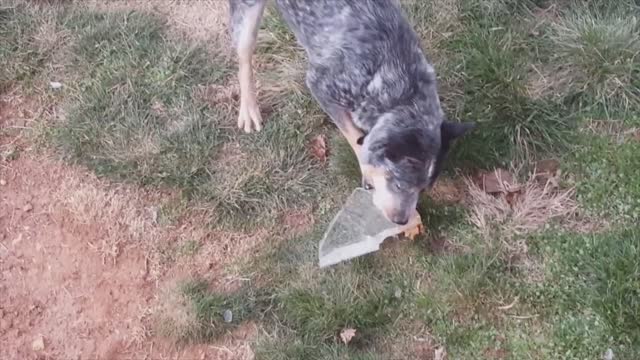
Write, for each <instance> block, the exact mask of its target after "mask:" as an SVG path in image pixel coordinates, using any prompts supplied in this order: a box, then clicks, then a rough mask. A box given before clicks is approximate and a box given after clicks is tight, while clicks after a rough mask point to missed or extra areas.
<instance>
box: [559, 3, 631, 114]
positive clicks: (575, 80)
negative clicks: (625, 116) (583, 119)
mask: <svg viewBox="0 0 640 360" xmlns="http://www.w3.org/2000/svg"><path fill="white" fill-rule="evenodd" d="M552 29H553V31H552V35H551V37H550V39H551V41H552V43H553V45H554V55H555V56H556V59H555V62H556V63H557V64H558V76H560V77H561V78H562V79H561V81H563V82H564V83H565V86H566V87H567V90H566V91H567V92H568V93H569V96H573V97H574V98H578V100H580V101H581V102H582V103H584V104H587V105H592V104H593V103H596V104H599V105H602V106H604V107H605V108H608V109H610V110H616V109H617V108H621V109H622V110H627V109H631V108H634V107H637V106H638V105H639V104H640V92H639V91H638V88H639V86H640V60H639V55H640V25H639V24H638V20H637V17H636V16H633V15H632V14H623V13H621V12H604V11H594V10H588V8H580V7H579V8H572V9H569V10H566V11H565V13H564V15H563V17H562V19H560V20H559V21H557V22H555V23H554V24H553V26H552Z"/></svg>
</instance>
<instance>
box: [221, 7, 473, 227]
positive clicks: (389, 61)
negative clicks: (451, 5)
mask: <svg viewBox="0 0 640 360" xmlns="http://www.w3.org/2000/svg"><path fill="white" fill-rule="evenodd" d="M265 1H266V0H230V4H231V23H232V33H233V34H237V27H238V26H240V24H242V14H243V12H244V11H246V9H248V8H251V7H253V6H258V5H259V4H264V2H265ZM275 2H276V4H277V7H278V9H279V11H280V12H281V14H282V16H283V18H284V19H285V21H286V22H287V24H288V25H289V27H290V29H291V30H292V31H293V32H294V34H295V36H296V38H297V40H298V42H299V43H300V44H301V45H302V47H303V48H304V49H305V51H306V53H307V56H308V59H309V68H308V72H307V79H306V83H307V86H308V87H309V89H310V91H311V93H312V94H313V96H314V98H315V99H316V100H317V102H318V103H319V104H320V106H321V107H322V109H323V110H324V111H325V112H326V113H327V114H328V115H329V116H330V117H331V119H332V120H333V121H334V122H336V123H337V125H338V126H340V124H339V122H340V121H343V117H341V116H340V114H342V113H345V112H346V113H348V114H350V115H351V118H352V120H353V123H354V124H355V125H356V126H357V127H358V128H360V129H361V130H362V131H363V132H364V133H365V134H366V136H365V137H364V139H363V140H362V149H363V151H362V154H363V156H362V158H361V163H365V164H369V165H372V166H375V167H379V168H383V169H385V171H386V172H387V173H388V182H387V183H386V187H387V189H384V191H386V192H387V193H388V194H391V195H390V196H391V197H393V199H394V202H395V205H393V207H394V210H393V212H394V214H393V215H392V217H393V218H392V220H394V221H396V220H397V221H396V222H398V223H402V222H405V221H406V220H408V217H409V216H410V214H411V212H412V210H413V209H415V206H416V202H417V199H418V195H419V193H420V192H421V191H422V190H425V189H428V188H429V187H430V186H431V185H432V184H433V182H434V181H435V178H436V177H437V176H438V173H439V171H440V168H441V165H442V161H443V160H444V157H445V155H446V152H447V150H448V148H449V142H450V141H451V140H452V139H453V138H455V137H457V136H460V135H462V134H463V133H464V132H465V131H466V130H467V129H468V128H469V126H467V125H462V124H458V123H447V122H443V120H444V113H443V111H442V108H441V106H440V101H439V98H438V92H437V82H436V74H435V71H434V69H433V66H432V65H431V64H430V63H429V62H428V61H427V58H426V57H425V55H424V53H423V51H422V49H421V47H420V40H419V38H418V36H417V35H416V33H415V32H414V31H413V29H412V28H411V26H410V25H409V22H408V21H407V20H406V18H405V16H404V13H403V11H402V10H401V8H400V6H399V5H398V3H397V1H394V0H275ZM234 29H235V30H234ZM363 180H364V181H365V182H366V181H367V179H363ZM388 194H387V195H388Z"/></svg>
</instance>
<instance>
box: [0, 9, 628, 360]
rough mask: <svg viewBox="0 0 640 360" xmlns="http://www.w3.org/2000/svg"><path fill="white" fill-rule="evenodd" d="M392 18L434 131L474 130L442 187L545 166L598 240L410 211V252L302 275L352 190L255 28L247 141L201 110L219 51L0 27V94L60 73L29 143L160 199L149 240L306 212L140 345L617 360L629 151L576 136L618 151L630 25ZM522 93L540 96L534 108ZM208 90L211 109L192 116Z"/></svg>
mask: <svg viewBox="0 0 640 360" xmlns="http://www.w3.org/2000/svg"><path fill="white" fill-rule="evenodd" d="M404 6H405V9H406V10H407V12H408V14H409V15H410V18H411V20H412V22H414V23H415V24H416V26H417V28H418V31H419V33H420V35H421V36H423V37H424V39H425V41H426V40H430V41H433V42H429V43H428V44H426V45H427V46H428V48H429V51H430V52H432V54H431V53H430V54H429V55H430V56H431V57H432V58H434V59H435V64H436V69H437V71H438V76H439V81H440V88H441V97H442V100H443V104H444V105H445V107H446V110H447V114H448V116H449V117H450V118H452V119H457V120H462V121H477V122H478V123H479V127H478V128H477V129H476V130H474V131H473V132H472V133H470V134H469V135H467V136H465V137H464V138H463V139H461V140H460V141H458V142H457V144H456V145H455V147H454V150H453V153H452V156H451V158H450V161H449V164H448V167H449V170H451V169H458V168H464V169H465V170H468V171H474V170H477V169H478V168H489V167H492V166H496V165H507V164H510V163H512V162H515V164H516V165H522V166H524V167H525V168H528V167H530V165H531V164H532V163H533V162H534V161H535V160H537V159H539V158H544V157H549V156H553V157H555V158H558V159H560V160H561V162H562V169H563V171H564V177H563V179H562V184H563V185H567V186H575V187H576V192H577V198H578V201H579V204H580V207H581V210H584V211H582V213H583V214H584V215H585V216H586V217H587V219H586V221H589V220H590V219H593V218H597V220H598V222H599V223H600V222H601V223H602V224H609V225H610V227H609V228H603V229H600V232H598V233H597V234H589V233H581V232H579V231H575V232H573V231H572V230H568V229H566V228H562V225H563V222H562V219H560V220H558V221H557V222H554V223H553V224H547V226H546V227H544V228H543V229H542V230H540V231H537V232H535V233H532V234H523V235H518V236H514V235H513V234H508V232H507V231H504V232H503V231H501V229H500V227H499V226H498V227H496V228H495V229H494V230H493V231H492V232H491V234H489V235H487V234H483V233H482V232H480V231H478V230H477V229H476V228H474V227H473V226H472V225H471V220H470V214H471V212H470V210H469V209H467V208H466V206H465V205H466V204H465V203H461V204H450V203H438V202H436V201H434V200H433V199H430V198H429V197H428V196H425V197H423V199H421V201H420V203H419V206H418V211H419V212H420V214H421V216H422V218H423V219H424V221H425V223H426V225H427V229H428V230H429V233H428V234H427V235H425V236H422V237H421V238H419V239H417V240H415V241H414V242H408V241H396V242H391V243H390V244H385V245H388V248H386V249H384V250H383V251H380V252H378V253H375V254H370V255H368V256H364V257H362V258H358V259H355V260H353V261H351V262H348V263H345V264H340V265H337V266H335V267H332V268H329V269H323V270H320V269H318V268H317V244H318V239H319V238H320V237H321V236H322V234H323V232H324V231H325V229H326V226H327V225H328V223H329V221H330V220H331V218H332V217H333V216H334V215H335V213H336V211H337V210H338V209H339V208H340V206H341V204H342V203H343V201H344V199H345V197H346V196H347V195H348V194H349V193H350V192H351V190H352V189H353V187H355V186H358V184H359V182H360V174H359V168H358V164H357V162H356V161H355V157H354V155H353V154H352V152H351V149H350V147H349V146H348V145H347V144H346V141H344V139H342V137H341V136H340V135H339V134H338V132H337V131H336V130H335V129H334V128H333V127H332V126H328V125H327V124H326V123H325V121H324V120H325V118H326V117H325V116H324V115H323V114H322V113H321V111H320V110H319V108H318V107H317V105H316V104H315V103H314V101H313V100H312V99H311V97H310V96H309V94H308V92H307V91H306V89H304V88H303V87H302V86H301V79H302V75H303V67H304V52H302V51H301V50H300V49H299V48H298V46H297V45H296V44H295V40H294V38H293V36H292V34H291V33H290V32H289V31H288V30H287V28H286V26H285V25H284V23H283V20H282V18H281V17H280V16H278V15H277V14H275V13H273V12H270V13H269V14H268V15H267V16H265V19H264V23H263V26H262V31H263V34H264V35H265V36H262V37H261V39H263V40H264V41H262V42H261V43H260V44H259V46H258V51H257V52H258V58H257V59H258V60H257V62H259V63H260V66H259V68H260V69H261V71H263V72H261V73H260V74H259V75H258V76H259V77H260V79H261V83H262V84H263V86H264V88H263V91H262V92H261V97H262V99H261V100H262V101H263V104H264V107H265V109H266V110H267V111H268V112H269V115H268V116H265V117H266V119H267V121H268V122H267V123H266V124H265V128H264V130H263V131H262V132H260V133H258V134H252V135H245V134H241V133H240V132H239V131H238V130H237V129H236V128H235V116H236V110H237V103H236V102H235V101H234V100H233V99H222V100H219V101H218V100H216V101H218V102H216V101H212V99H211V98H212V97H213V98H217V97H216V96H214V95H217V93H216V91H217V89H221V88H224V87H226V86H228V85H229V84H230V82H232V81H235V80H234V76H233V72H234V71H235V70H234V66H235V65H234V64H233V61H231V60H230V59H228V58H227V57H226V56H225V55H223V54H222V53H221V52H216V51H215V50H212V49H216V48H219V47H221V46H223V44H214V45H211V44H210V46H209V47H206V48H205V47H204V46H203V45H202V44H197V43H195V44H194V43H190V44H184V43H182V42H178V41H176V40H175V39H174V38H172V37H171V36H170V35H168V32H167V31H166V28H167V26H168V25H167V24H166V22H165V19H162V18H160V17H158V16H156V15H151V14H146V13H139V12H110V13H101V12H91V11H88V10H86V9H84V10H79V9H78V8H76V7H73V6H67V7H59V8H56V9H58V10H56V11H53V10H51V8H48V7H47V6H46V5H43V6H41V7H26V6H22V5H21V6H9V7H0V35H1V36H0V62H1V63H0V65H2V69H1V71H2V72H1V73H0V74H1V77H0V81H1V82H0V90H7V89H13V88H16V87H17V88H23V89H24V90H25V91H26V90H28V89H33V88H34V87H36V85H34V84H38V82H39V81H40V82H42V80H41V76H40V75H41V74H43V73H45V72H46V71H48V69H49V68H50V67H51V66H55V67H56V68H61V67H62V68H63V69H64V71H63V75H64V76H63V77H64V79H63V80H64V83H65V87H64V89H63V91H62V92H61V94H60V97H59V98H57V99H56V101H59V102H60V103H59V104H57V105H59V106H61V107H62V108H63V109H64V113H65V117H64V119H63V121H59V122H56V123H47V124H44V125H43V126H44V127H46V128H47V129H48V131H47V134H51V135H50V136H48V137H47V139H46V140H47V141H48V142H49V143H50V144H51V146H52V148H54V149H56V150H57V151H59V152H60V154H62V155H63V156H64V157H65V159H67V160H68V161H70V162H73V163H78V164H81V165H83V166H85V167H87V168H89V169H91V170H92V171H94V172H95V173H97V174H98V175H100V176H104V177H107V178H109V179H111V180H112V181H114V182H128V183H135V184H138V185H140V186H146V187H160V188H169V189H172V190H174V191H176V192H179V193H181V196H178V197H176V198H172V199H170V201H167V202H166V203H165V204H164V205H163V206H162V207H161V208H160V209H159V210H158V212H159V213H158V216H159V218H158V220H159V223H160V224H162V225H163V226H170V225H172V224H174V223H176V222H179V219H180V218H181V217H182V216H184V213H185V209H188V208H190V207H195V206H197V207H199V208H204V209H207V210H211V213H212V214H213V217H212V219H211V223H210V224H209V226H212V227H215V228H227V230H228V229H230V230H233V231H242V230H245V228H246V227H248V226H255V225H264V226H265V227H266V228H275V229H278V228H279V227H277V226H275V227H273V225H278V223H277V220H278V219H279V218H280V215H282V214H283V213H286V212H287V211H290V210H291V209H295V208H298V207H299V206H309V207H310V208H311V209H312V214H311V215H312V216H313V219H314V224H313V226H312V227H311V229H310V230H308V231H305V232H302V233H298V234H295V235H291V234H284V235H282V234H270V235H272V236H273V239H269V240H268V244H269V246H268V249H266V250H265V249H262V252H261V253H260V254H257V255H256V256H255V257H247V258H245V259H238V263H240V265H241V266H240V267H238V268H241V270H242V272H243V273H246V274H254V275H252V276H250V277H251V280H250V281H248V282H246V283H245V284H244V286H242V287H241V288H239V289H236V290H234V291H230V292H220V291H212V290H211V289H210V287H209V286H208V284H207V282H206V281H205V280H203V279H200V278H196V280H192V281H188V282H186V283H183V284H181V285H179V286H178V287H177V288H175V289H173V291H174V293H172V294H174V295H176V294H177V295H176V296H177V297H178V298H179V300H180V301H178V303H179V304H180V306H179V307H180V309H182V310H181V311H183V312H184V314H186V315H185V316H186V317H184V318H181V317H176V318H172V317H171V316H169V317H168V319H165V320H164V321H161V322H160V325H159V329H160V330H161V333H163V334H167V335H169V336H171V337H173V338H175V339H177V340H180V341H183V342H194V341H195V342H209V341H215V340H216V339H218V338H220V337H221V336H222V335H224V334H226V333H228V332H229V331H232V330H234V329H236V328H237V327H238V326H239V325H241V324H242V323H244V322H247V321H251V322H254V323H256V324H257V325H258V326H259V327H260V328H261V331H259V336H258V338H257V339H256V341H255V344H253V345H254V346H253V348H254V351H255V353H256V356H257V358H259V359H267V360H269V359H405V358H406V359H412V358H420V357H427V358H429V356H433V350H434V349H435V347H436V346H444V347H445V348H446V349H447V353H448V358H452V359H479V358H507V359H586V358H590V359H591V358H601V356H602V354H603V353H604V352H605V351H606V350H607V349H608V348H611V349H612V350H613V351H614V354H615V355H616V359H636V358H638V357H639V356H640V348H639V345H640V338H638V334H640V329H639V328H638V323H640V318H639V314H640V303H638V299H639V298H640V294H638V289H639V288H640V284H639V283H638V279H639V276H640V270H639V268H638V264H640V254H639V252H638V245H637V239H638V237H639V236H640V233H638V230H637V225H635V224H637V222H638V220H639V216H640V215H639V214H640V212H639V211H640V210H639V209H640V203H639V202H638V201H639V200H638V199H640V187H639V185H638V184H640V183H639V182H638V181H637V179H638V178H639V177H640V173H639V171H640V170H639V169H640V163H639V160H638V159H639V156H638V154H640V142H638V141H637V140H634V137H633V136H623V137H620V136H615V134H609V133H607V132H604V131H603V132H593V131H587V130H585V128H586V127H587V125H588V121H589V120H590V119H604V120H603V121H604V122H608V121H614V120H612V119H615V120H616V121H618V122H619V123H620V124H621V125H620V127H621V128H622V129H623V131H637V128H638V126H640V123H639V122H638V119H640V114H639V113H638V106H637V105H638V104H637V101H638V96H639V94H638V90H637V89H638V74H640V70H639V68H638V59H639V57H638V56H637V55H638V54H637V52H638V49H637V48H638V31H639V26H638V24H637V16H638V8H637V6H636V5H634V2H633V1H632V0H626V1H618V2H612V1H606V0H598V1H591V2H588V3H587V2H577V1H560V0H558V1H555V0H536V1H526V2H525V1H516V0H459V1H454V0H429V1H420V2H417V1H412V2H405V3H404ZM39 12H41V13H39ZM34 14H39V15H41V16H40V17H37V16H34ZM541 14H542V15H541ZM544 14H547V15H549V16H548V17H545V16H544ZM551 15H553V16H551ZM445 19H446V20H445ZM46 23H49V24H53V25H54V26H53V28H54V29H57V30H58V31H64V32H65V34H68V36H69V41H68V43H69V44H68V45H67V46H65V48H64V51H63V53H64V54H65V56H66V57H65V59H64V61H63V63H56V61H58V60H59V55H60V54H59V53H57V52H56V51H55V47H51V46H43V44H42V42H38V41H36V40H37V39H38V38H39V35H37V34H38V31H39V29H40V28H41V26H42V24H46ZM538 23H539V26H538V27H537V28H536V31H532V27H533V26H534V25H535V24H538ZM65 36H66V35H65ZM538 71H539V72H540V73H541V74H542V75H544V76H545V77H547V78H548V79H549V81H550V83H551V84H552V86H549V88H548V89H546V88H545V89H542V90H541V91H539V92H536V91H532V87H535V86H534V85H535V81H534V79H535V76H536V75H537V74H538ZM39 86H42V83H40V85H39ZM207 87H209V88H210V89H213V90H211V91H213V94H212V93H211V91H209V92H204V93H208V94H209V96H208V97H203V96H202V93H203V91H202V89H204V88H207ZM534 90H537V89H534ZM534 93H535V95H534ZM634 129H636V130H634ZM319 134H320V135H323V136H325V137H326V139H327V144H328V148H329V159H328V160H329V161H328V165H326V166H324V165H322V164H319V163H318V161H317V160H314V158H313V157H312V156H311V154H309V152H308V144H309V141H310V139H311V138H312V137H314V136H316V135H319ZM621 139H622V140H621ZM445 176H451V177H454V176H457V173H456V172H455V171H448V172H447V173H446V174H445ZM589 216H591V217H592V218H589ZM518 244H520V245H518ZM517 246H520V248H518V249H520V250H517V251H516V250H514V249H516V248H517ZM523 249H524V250H523ZM200 250H201V247H200V243H198V242H196V241H193V240H189V239H185V241H183V242H181V243H179V244H173V245H171V246H166V247H164V248H163V247H158V250H157V251H160V252H166V254H164V253H163V254H161V255H162V256H161V257H162V258H163V259H167V262H172V261H176V259H178V258H179V257H183V258H184V257H194V255H196V254H197V253H198V252H199V251H200ZM254 277H255V279H254ZM516 299H517V300H516ZM182 300H184V301H182ZM508 304H513V306H511V307H505V305H508ZM225 310H230V311H231V312H232V313H233V321H232V322H230V323H226V322H224V319H223V315H222V314H223V313H224V311H225ZM167 314H169V315H171V312H170V311H168V312H167ZM185 319H186V320H185ZM345 328H354V329H356V331H357V335H356V337H355V338H354V339H353V340H352V341H351V342H350V343H349V344H348V345H347V344H343V343H342V342H341V340H340V339H339V333H340V332H341V331H342V330H343V329H345ZM416 338H424V339H427V341H425V342H423V343H421V344H423V345H425V346H427V350H428V351H427V353H428V354H427V355H425V354H424V353H422V354H420V353H418V352H416V351H417V350H416V349H414V347H415V346H414V345H416V346H417V343H416V341H417V340H415V339H416ZM429 346H431V348H429Z"/></svg>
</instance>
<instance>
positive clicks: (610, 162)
mask: <svg viewBox="0 0 640 360" xmlns="http://www.w3.org/2000/svg"><path fill="white" fill-rule="evenodd" d="M638 154H640V142H638V141H634V140H627V141H626V142H623V143H622V144H618V143H617V142H616V140H615V139H613V138H609V137H606V136H604V137H603V136H593V135H591V136H585V138H584V139H582V141H580V143H579V144H578V146H577V149H576V151H575V152H574V154H573V156H570V157H569V159H570V160H571V164H574V165H573V166H571V167H574V168H577V169H578V170H577V173H578V174H579V177H578V178H577V179H576V186H577V190H578V197H579V198H580V199H581V200H582V202H583V203H584V204H585V206H586V207H587V208H588V209H590V210H591V211H593V212H594V213H595V214H597V215H598V216H605V217H606V218H611V219H612V220H613V222H614V223H617V222H619V221H620V220H622V221H625V220H627V221H631V222H637V221H638V220H639V219H640V183H639V182H638V181H637V179H638V178H639V177H640V158H639V157H638Z"/></svg>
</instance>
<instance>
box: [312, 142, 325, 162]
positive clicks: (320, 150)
mask: <svg viewBox="0 0 640 360" xmlns="http://www.w3.org/2000/svg"><path fill="white" fill-rule="evenodd" d="M310 148H311V149H310V150H311V156H313V157H314V158H316V159H317V160H318V161H320V162H321V163H325V162H326V161H327V142H326V141H325V139H324V135H318V136H316V137H314V138H313V139H312V140H311V145H310Z"/></svg>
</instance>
